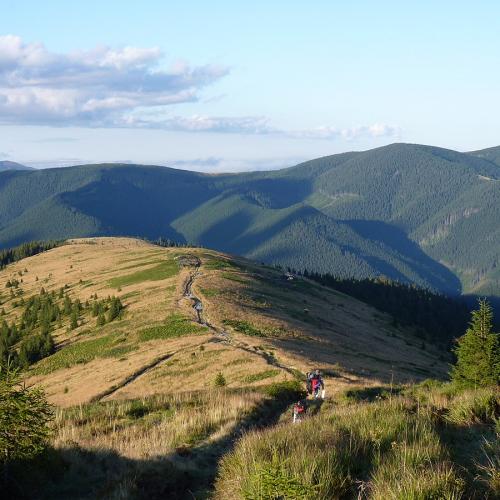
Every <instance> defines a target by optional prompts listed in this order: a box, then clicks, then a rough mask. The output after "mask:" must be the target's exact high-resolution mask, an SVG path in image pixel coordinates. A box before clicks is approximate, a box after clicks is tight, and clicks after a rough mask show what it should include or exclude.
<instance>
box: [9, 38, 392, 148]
mask: <svg viewBox="0 0 500 500" xmlns="http://www.w3.org/2000/svg"><path fill="white" fill-rule="evenodd" d="M161 61H162V52H161V50H160V49H159V48H158V47H151V48H139V47H123V48H120V49H112V48H109V47H105V46H100V47H96V48H94V49H93V50H88V51H78V52H73V53H68V54H58V53H53V52H49V51H48V50H47V49H46V48H45V46H44V45H43V44H41V43H26V42H24V41H23V40H22V39H21V38H20V37H18V36H14V35H6V36H0V124H21V125H25V124H31V125H53V126H83V127H123V128H155V129H162V130H171V131H180V132H197V133H202V132H211V133H226V134H245V135H274V136H282V137H291V138H297V139H326V140H339V139H341V140H353V139H357V138H379V137H395V136H397V135H398V134H399V129H398V128H397V127H393V126H390V125H386V124H381V123H375V124H373V125H362V126H359V127H354V128H336V127H332V126H323V127H317V128H310V129H303V130H285V129H279V128H276V127H273V126H272V125H271V124H270V120H269V118H267V117H265V116H204V115H201V114H200V115H192V116H172V115H171V114H169V113H168V106H170V105H172V104H179V103H186V102H193V101H197V100H199V99H200V92H201V90H202V89H203V88H205V87H206V86H207V85H210V84H211V83H213V82H215V81H217V80H219V79H220V78H222V77H223V76H224V75H226V74H227V73H228V69H227V68H225V67H222V66H216V65H205V66H195V67H192V66H190V65H189V64H188V63H187V62H186V61H182V60H178V61H176V62H174V63H173V64H172V65H171V67H170V68H169V69H164V68H163V67H161V66H160V63H161Z"/></svg>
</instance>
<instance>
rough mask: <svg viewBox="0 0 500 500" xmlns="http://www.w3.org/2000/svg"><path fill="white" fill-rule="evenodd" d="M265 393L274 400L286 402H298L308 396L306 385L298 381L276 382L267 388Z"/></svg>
mask: <svg viewBox="0 0 500 500" xmlns="http://www.w3.org/2000/svg"><path fill="white" fill-rule="evenodd" d="M265 392H266V394H267V395H268V396H271V397H272V398H274V399H280V400H286V401H293V400H296V401H298V400H299V399H302V398H305V397H306V395H307V393H306V391H305V389H304V385H303V384H302V383H300V382H299V381H298V380H286V381H285V382H275V383H274V384H271V385H268V386H267V387H266V388H265Z"/></svg>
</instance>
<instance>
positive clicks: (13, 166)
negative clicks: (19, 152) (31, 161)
mask: <svg viewBox="0 0 500 500" xmlns="http://www.w3.org/2000/svg"><path fill="white" fill-rule="evenodd" d="M6 170H33V169H32V168H31V167H26V166H25V165H21V164H20V163H16V162H15V161H6V160H4V161H0V172H5V171H6Z"/></svg>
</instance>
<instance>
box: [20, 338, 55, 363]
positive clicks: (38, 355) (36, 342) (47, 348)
mask: <svg viewBox="0 0 500 500" xmlns="http://www.w3.org/2000/svg"><path fill="white" fill-rule="evenodd" d="M54 351H55V347H54V339H53V338H52V335H50V333H48V332H46V333H42V334H40V335H34V336H32V337H30V338H28V339H26V340H24V341H23V342H22V344H21V348H20V349H19V361H20V363H21V365H22V366H24V367H27V366H29V365H32V364H33V363H36V362H37V361H40V360H41V359H43V358H46V357H47V356H50V355H51V354H53V353H54Z"/></svg>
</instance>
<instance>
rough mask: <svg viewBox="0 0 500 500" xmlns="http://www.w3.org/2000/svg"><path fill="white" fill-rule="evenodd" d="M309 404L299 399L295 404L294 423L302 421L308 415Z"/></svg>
mask: <svg viewBox="0 0 500 500" xmlns="http://www.w3.org/2000/svg"><path fill="white" fill-rule="evenodd" d="M306 411H307V406H306V402H305V401H297V402H296V403H295V404H294V405H293V423H294V424H295V423H297V422H300V421H301V420H302V418H304V417H305V416H306Z"/></svg>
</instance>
